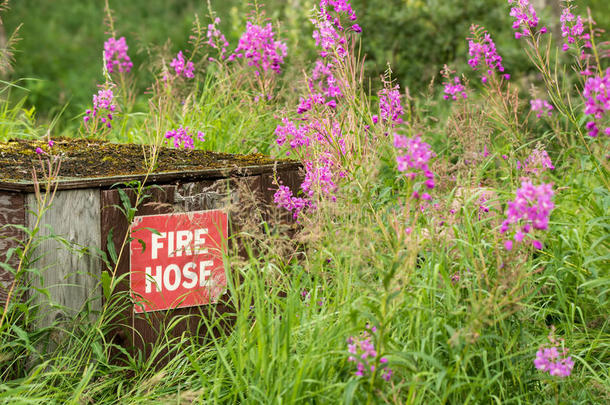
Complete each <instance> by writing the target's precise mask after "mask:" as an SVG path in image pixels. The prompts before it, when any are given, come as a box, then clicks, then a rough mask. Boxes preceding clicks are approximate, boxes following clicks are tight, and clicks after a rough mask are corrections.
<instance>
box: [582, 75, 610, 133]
mask: <svg viewBox="0 0 610 405" xmlns="http://www.w3.org/2000/svg"><path fill="white" fill-rule="evenodd" d="M582 94H583V96H584V98H585V114H586V115H591V116H593V120H591V121H589V122H587V124H586V126H587V130H588V131H589V136H592V137H596V136H597V135H598V134H599V127H598V126H599V125H600V123H601V120H602V119H603V118H604V115H605V114H606V113H607V112H608V111H610V68H608V69H606V73H605V75H604V76H603V77H602V76H599V77H590V78H588V79H587V81H586V82H585V88H584V90H583V93H582ZM604 133H605V134H606V135H608V136H610V125H609V126H606V127H605V129H604Z"/></svg>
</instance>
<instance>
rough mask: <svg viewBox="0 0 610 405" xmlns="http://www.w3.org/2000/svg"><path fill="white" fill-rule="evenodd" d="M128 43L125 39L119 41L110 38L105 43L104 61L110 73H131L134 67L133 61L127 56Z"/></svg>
mask: <svg viewBox="0 0 610 405" xmlns="http://www.w3.org/2000/svg"><path fill="white" fill-rule="evenodd" d="M127 49H128V47H127V43H126V42H125V37H121V38H119V39H115V38H108V40H107V41H106V42H104V59H105V60H106V69H107V70H108V73H114V72H117V71H118V72H120V73H123V72H125V73H129V71H131V68H132V67H133V63H131V59H130V58H129V56H128V55H127Z"/></svg>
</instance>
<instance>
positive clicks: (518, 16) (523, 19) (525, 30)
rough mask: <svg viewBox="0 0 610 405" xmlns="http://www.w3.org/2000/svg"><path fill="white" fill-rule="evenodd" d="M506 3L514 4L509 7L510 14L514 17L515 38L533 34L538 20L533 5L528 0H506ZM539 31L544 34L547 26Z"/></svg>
mask: <svg viewBox="0 0 610 405" xmlns="http://www.w3.org/2000/svg"><path fill="white" fill-rule="evenodd" d="M508 4H514V7H512V8H511V9H510V16H511V17H513V18H514V19H515V21H514V22H513V29H514V30H515V38H517V39H519V38H521V37H522V36H528V35H533V34H534V29H535V28H536V27H537V26H538V22H539V19H538V16H537V15H536V10H535V9H534V6H532V5H531V4H530V2H529V0H508ZM519 29H521V31H519ZM539 32H540V33H541V34H544V33H546V32H547V28H546V27H542V28H541V29H540V30H539Z"/></svg>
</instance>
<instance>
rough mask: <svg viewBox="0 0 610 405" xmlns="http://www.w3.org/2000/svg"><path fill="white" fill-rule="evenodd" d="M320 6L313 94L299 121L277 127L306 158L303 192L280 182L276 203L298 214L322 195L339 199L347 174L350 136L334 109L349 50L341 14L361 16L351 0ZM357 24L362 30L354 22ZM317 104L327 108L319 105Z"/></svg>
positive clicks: (280, 140)
mask: <svg viewBox="0 0 610 405" xmlns="http://www.w3.org/2000/svg"><path fill="white" fill-rule="evenodd" d="M317 11H318V13H317V15H318V17H319V18H318V19H317V20H312V23H313V24H314V26H315V28H314V34H313V37H314V39H315V41H316V45H317V46H319V47H320V48H321V51H320V58H319V59H318V60H317V61H316V63H315V66H314V68H313V71H312V74H311V76H310V78H309V79H308V82H307V85H308V93H307V95H306V96H303V97H300V99H299V104H298V107H297V113H298V114H301V117H300V118H299V122H298V123H295V122H293V121H291V120H289V119H286V118H284V119H283V120H282V123H281V124H279V125H278V126H277V128H276V130H275V135H276V142H277V144H278V145H279V146H285V145H286V146H289V147H290V149H289V150H288V151H287V152H286V154H287V155H290V154H291V153H292V152H293V151H294V152H297V153H298V154H299V157H300V158H301V159H302V161H303V163H304V169H305V177H304V180H303V183H302V184H301V191H302V192H303V197H296V196H294V195H293V193H292V191H291V190H289V189H288V188H287V187H285V186H280V188H279V189H278V190H277V192H276V193H275V196H274V200H275V202H276V204H278V205H279V206H281V207H284V208H286V209H288V210H291V211H292V212H293V215H294V217H295V218H297V217H298V216H299V214H300V213H301V212H303V210H305V209H315V208H316V207H317V205H316V203H315V202H314V201H315V199H316V198H325V199H328V200H331V201H336V196H335V192H336V190H337V188H338V186H337V182H338V179H341V178H343V177H345V176H346V173H345V171H344V170H343V169H342V167H341V163H340V162H341V158H342V156H343V155H345V153H347V152H346V146H345V141H344V138H343V134H342V130H341V123H340V121H339V120H337V119H336V118H335V113H334V111H332V110H334V109H335V108H336V107H337V102H338V101H339V100H340V99H341V98H342V97H343V94H342V92H341V87H340V84H339V83H338V81H337V79H336V77H335V75H334V73H333V71H334V70H335V69H336V68H337V66H339V65H340V62H339V61H338V60H337V58H336V57H337V56H338V55H347V54H346V53H345V52H346V51H345V49H346V47H345V45H346V44H347V37H346V36H345V35H344V31H345V30H344V29H343V26H342V25H341V17H342V16H343V14H347V16H348V18H349V19H350V20H351V21H354V20H355V19H356V17H355V14H354V12H353V10H352V8H351V6H350V4H349V1H345V0H337V1H334V0H322V1H320V4H319V8H318V10H317ZM352 29H353V30H357V28H354V27H353V26H352ZM315 106H322V109H321V110H317V109H315ZM329 109H330V110H329ZM310 111H311V113H308V112H310ZM306 113H307V114H306Z"/></svg>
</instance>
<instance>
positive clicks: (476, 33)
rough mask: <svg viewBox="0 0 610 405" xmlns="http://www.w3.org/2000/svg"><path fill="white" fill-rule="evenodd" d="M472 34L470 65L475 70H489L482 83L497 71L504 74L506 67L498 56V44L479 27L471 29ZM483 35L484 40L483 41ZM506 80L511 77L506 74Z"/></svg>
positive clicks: (475, 26) (469, 39) (469, 51)
mask: <svg viewBox="0 0 610 405" xmlns="http://www.w3.org/2000/svg"><path fill="white" fill-rule="evenodd" d="M470 33H471V35H472V36H473V37H472V38H467V39H468V55H469V56H470V59H469V60H468V64H469V65H470V67H472V68H473V69H474V70H477V69H478V68H479V66H481V67H483V69H487V71H486V73H484V74H483V75H482V77H481V81H482V82H483V83H486V82H487V80H488V78H489V76H491V75H493V74H494V72H495V71H496V70H497V71H498V72H500V73H503V72H504V66H502V57H501V56H500V55H498V51H497V50H496V44H495V43H494V41H493V40H492V39H491V36H490V35H489V34H488V33H487V31H485V30H481V29H480V28H479V27H478V26H477V25H472V26H471V27H470ZM481 34H482V35H483V38H482V39H481ZM503 77H504V79H506V80H508V79H509V78H510V76H509V75H507V74H504V76H503Z"/></svg>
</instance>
